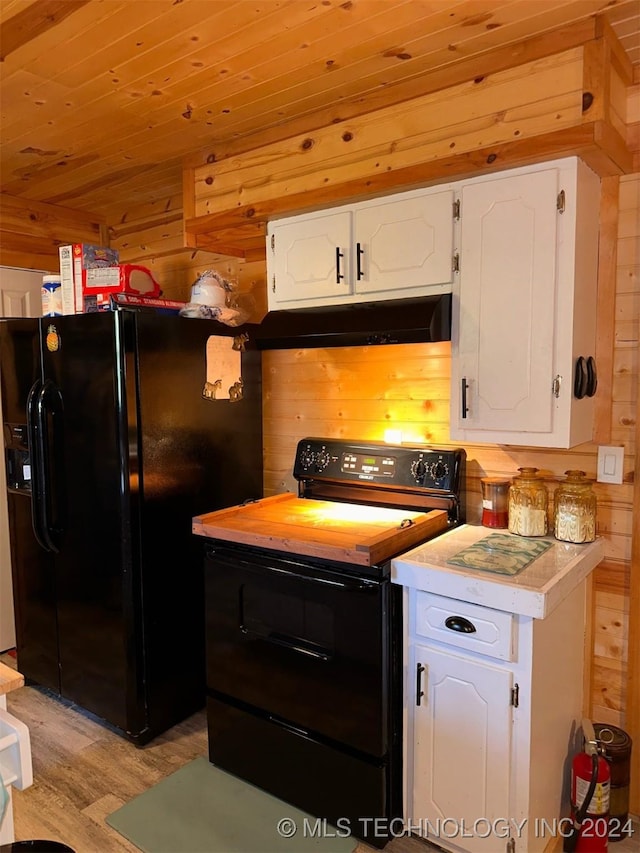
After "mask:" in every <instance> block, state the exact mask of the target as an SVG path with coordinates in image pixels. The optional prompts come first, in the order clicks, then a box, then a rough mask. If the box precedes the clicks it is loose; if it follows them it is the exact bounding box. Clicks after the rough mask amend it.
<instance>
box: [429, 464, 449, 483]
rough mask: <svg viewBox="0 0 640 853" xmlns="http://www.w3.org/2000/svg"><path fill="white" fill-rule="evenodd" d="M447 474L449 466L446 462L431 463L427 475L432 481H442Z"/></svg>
mask: <svg viewBox="0 0 640 853" xmlns="http://www.w3.org/2000/svg"><path fill="white" fill-rule="evenodd" d="M448 473H449V466H448V465H447V463H446V462H442V461H440V462H432V463H431V465H430V466H429V474H430V476H431V478H432V479H433V480H442V478H443V477H446V476H447V474H448Z"/></svg>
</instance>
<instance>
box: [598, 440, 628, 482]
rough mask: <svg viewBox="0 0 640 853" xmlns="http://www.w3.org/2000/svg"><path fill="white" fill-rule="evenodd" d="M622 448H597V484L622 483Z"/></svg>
mask: <svg viewBox="0 0 640 853" xmlns="http://www.w3.org/2000/svg"><path fill="white" fill-rule="evenodd" d="M623 469H624V447H604V446H603V447H599V448H598V476H597V477H596V479H597V481H598V482H599V483H622V477H623V474H624V470H623Z"/></svg>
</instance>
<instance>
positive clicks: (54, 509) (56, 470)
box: [36, 379, 63, 554]
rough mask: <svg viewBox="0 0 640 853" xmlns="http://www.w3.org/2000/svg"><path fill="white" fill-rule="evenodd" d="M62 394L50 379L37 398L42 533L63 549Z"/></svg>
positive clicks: (54, 548)
mask: <svg viewBox="0 0 640 853" xmlns="http://www.w3.org/2000/svg"><path fill="white" fill-rule="evenodd" d="M62 410H63V407H62V394H61V393H60V389H59V388H58V387H57V385H55V384H54V383H53V382H52V381H51V380H50V379H47V380H46V382H45V383H44V385H43V386H42V388H41V389H40V391H39V393H38V396H37V399H36V433H37V437H38V438H39V444H38V446H39V452H40V462H41V463H42V465H41V469H42V474H41V479H40V482H39V485H40V484H41V486H42V535H43V538H44V541H45V542H46V544H47V548H48V550H49V551H54V552H55V553H56V554H57V553H58V552H59V551H60V548H59V546H58V541H57V540H58V539H59V536H60V535H61V534H62V532H63V523H62V500H61V498H62V492H61V487H62V482H63V481H62V470H63V469H62V465H63V460H62V447H63V442H62Z"/></svg>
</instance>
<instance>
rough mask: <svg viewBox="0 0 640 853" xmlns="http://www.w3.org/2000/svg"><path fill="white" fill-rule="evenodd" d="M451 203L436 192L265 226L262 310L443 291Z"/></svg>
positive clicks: (447, 193)
mask: <svg viewBox="0 0 640 853" xmlns="http://www.w3.org/2000/svg"><path fill="white" fill-rule="evenodd" d="M453 201H454V196H453V191H452V189H450V188H449V189H444V190H443V189H442V188H440V187H439V188H437V189H435V190H434V189H431V190H418V191H411V192H408V193H400V194H398V195H393V196H387V197H386V198H383V199H375V200H373V201H368V202H362V203H361V204H350V205H345V206H344V207H338V208H334V209H332V210H325V211H319V212H317V213H309V214H301V215H299V216H292V217H289V218H287V219H281V220H277V221H275V222H271V223H269V227H268V232H267V276H268V278H267V280H268V300H269V310H271V311H274V310H277V309H282V308H310V307H315V306H319V305H336V304H347V303H357V302H373V301H378V300H382V299H399V298H406V297H415V296H425V295H428V294H432V293H446V292H450V291H451V288H452V282H453V272H452V270H453V226H454V207H453Z"/></svg>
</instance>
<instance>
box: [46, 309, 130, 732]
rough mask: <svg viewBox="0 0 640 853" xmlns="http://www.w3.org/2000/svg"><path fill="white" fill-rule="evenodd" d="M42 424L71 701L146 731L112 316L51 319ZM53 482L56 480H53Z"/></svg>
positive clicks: (63, 667)
mask: <svg viewBox="0 0 640 853" xmlns="http://www.w3.org/2000/svg"><path fill="white" fill-rule="evenodd" d="M41 322H42V332H43V344H44V346H43V359H42V360H43V388H45V389H47V390H46V391H45V392H44V394H43V399H42V401H41V408H42V417H43V420H44V422H45V423H46V424H47V425H48V426H47V429H46V437H45V447H46V450H45V453H44V455H45V458H46V459H47V460H48V469H49V471H48V474H49V475H51V476H48V482H47V489H48V490H49V493H47V494H46V495H45V498H44V502H45V505H46V507H49V508H51V513H50V514H51V519H50V521H51V522H52V524H53V525H54V528H55V529H54V530H53V533H54V534H55V536H54V539H55V544H56V546H57V550H58V553H57V554H56V555H55V567H56V593H57V615H58V647H59V654H60V684H61V693H62V696H64V697H65V698H67V699H69V700H72V701H74V702H77V703H78V704H79V705H81V706H82V707H83V708H86V709H87V710H88V711H91V712H93V713H94V714H96V715H98V716H100V717H102V718H104V719H105V720H107V721H108V722H110V723H112V724H113V725H115V726H118V727H119V728H121V729H123V730H125V731H134V732H136V731H139V730H141V729H142V728H144V726H145V710H144V696H143V692H142V687H141V683H142V677H141V672H140V653H139V648H138V645H137V640H138V637H137V632H136V631H135V630H134V629H133V627H132V626H133V624H134V619H133V615H132V611H133V609H134V608H135V606H136V603H138V605H139V592H137V591H136V590H135V589H134V586H135V585H134V582H133V580H132V567H131V562H132V561H131V549H130V529H129V528H130V525H129V520H128V512H127V501H128V487H129V483H128V468H127V462H128V460H127V458H126V457H125V458H124V459H123V458H122V452H121V451H122V446H121V442H122V429H121V428H120V418H121V416H124V417H126V412H122V408H121V405H120V391H119V385H120V379H121V366H120V365H121V363H120V360H119V352H118V343H117V337H116V335H115V334H114V328H115V317H114V315H113V314H111V313H104V314H95V315H78V316H71V317H60V318H56V320H55V322H52V320H51V318H46V319H43V320H42V321H41ZM52 472H53V473H52Z"/></svg>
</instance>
